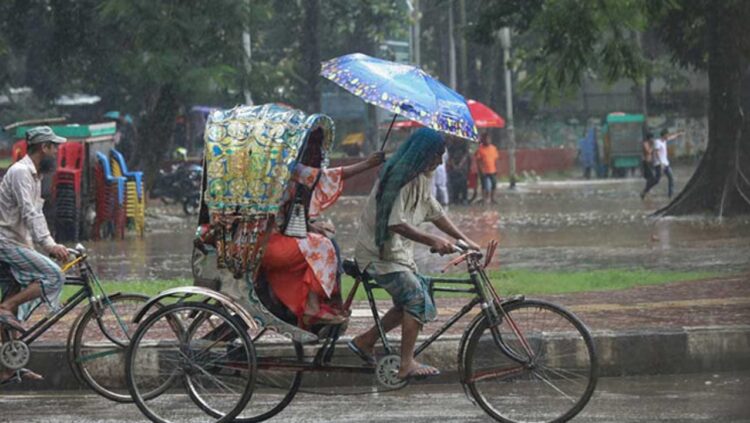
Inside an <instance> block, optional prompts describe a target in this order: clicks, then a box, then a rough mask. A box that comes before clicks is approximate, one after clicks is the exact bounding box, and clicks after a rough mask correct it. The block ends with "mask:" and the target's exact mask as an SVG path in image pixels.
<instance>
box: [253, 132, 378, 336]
mask: <svg viewBox="0 0 750 423" xmlns="http://www.w3.org/2000/svg"><path fill="white" fill-rule="evenodd" d="M319 132H321V131H320V130H317V131H314V132H313V133H312V134H311V135H310V140H308V145H310V147H311V148H308V150H307V151H306V154H305V155H303V157H302V159H301V160H300V161H299V162H298V163H297V165H296V166H295V169H294V172H293V174H292V182H293V183H294V184H295V185H296V186H295V187H293V188H292V189H290V190H287V192H286V193H285V198H284V199H283V203H282V204H284V206H282V213H281V214H280V215H279V216H278V217H277V222H281V223H283V222H284V221H285V220H287V219H288V218H287V216H289V214H290V213H292V208H293V207H294V203H295V202H296V201H297V200H298V199H299V198H300V197H301V198H302V200H303V201H302V203H303V204H309V206H308V209H307V217H308V225H307V229H308V230H307V234H306V235H305V236H304V237H303V238H297V237H293V236H287V235H285V234H284V228H283V227H279V225H277V228H276V229H275V230H274V231H273V233H272V234H271V236H270V238H269V241H268V244H267V246H266V251H265V254H264V255H263V260H262V262H261V268H260V274H261V278H262V279H264V280H265V281H266V283H267V284H268V286H269V287H270V290H271V292H272V293H273V295H274V296H275V298H276V299H278V300H279V301H280V302H281V303H283V304H284V306H286V307H287V308H288V309H289V310H290V311H291V312H292V313H293V314H294V315H295V316H296V318H297V324H298V325H299V326H300V327H302V328H309V327H310V326H312V325H313V324H341V323H344V322H345V321H346V320H347V316H344V315H343V314H342V309H343V304H342V301H341V289H340V272H339V255H338V247H337V246H336V244H335V242H334V241H333V238H332V237H333V235H334V233H335V229H334V228H333V225H331V224H330V223H328V222H326V221H323V220H319V219H320V213H321V212H322V211H323V210H325V209H327V208H328V207H330V206H332V205H333V204H334V203H335V202H336V200H337V199H338V198H339V196H340V195H341V192H342V191H343V188H344V180H346V179H348V178H350V177H352V176H354V175H357V174H360V173H362V172H364V171H367V170H368V169H371V168H373V167H376V166H379V165H380V164H382V163H383V162H384V154H383V153H382V152H379V153H375V154H372V155H371V156H370V157H368V158H367V159H365V160H363V161H361V162H358V163H355V164H353V165H349V166H341V167H335V168H320V167H315V165H318V166H319V163H320V156H319V154H320V153H319V149H317V148H315V147H316V145H315V143H316V140H317V138H321V137H322V133H319ZM318 143H319V141H318ZM297 190H302V191H303V192H302V193H301V195H300V193H298V192H296V191H297ZM311 190H312V191H311Z"/></svg>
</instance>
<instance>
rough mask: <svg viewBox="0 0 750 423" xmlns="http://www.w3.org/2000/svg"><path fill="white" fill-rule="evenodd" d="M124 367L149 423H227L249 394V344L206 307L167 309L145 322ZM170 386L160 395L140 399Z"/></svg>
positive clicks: (252, 367) (227, 319)
mask: <svg viewBox="0 0 750 423" xmlns="http://www.w3.org/2000/svg"><path fill="white" fill-rule="evenodd" d="M217 327H222V328H223V330H222V331H221V332H216V331H215V329H216V328H217ZM126 363H127V364H126V377H127V382H128V388H129V390H130V394H131V396H132V397H133V400H134V402H135V404H136V405H137V406H138V408H139V409H140V410H141V412H143V414H144V415H145V416H146V417H148V418H149V419H150V420H151V421H154V422H159V423H165V422H183V421H217V422H227V421H231V420H232V419H233V418H234V417H235V416H236V415H237V414H238V413H239V412H241V411H242V410H243V409H244V407H245V405H246V404H247V402H248V401H249V400H250V397H251V395H252V393H253V387H254V382H255V373H256V361H255V350H254V348H253V345H252V340H251V339H250V337H249V336H248V335H247V333H246V332H245V330H244V329H243V328H242V327H241V326H240V325H238V324H237V321H236V320H235V319H234V318H233V317H232V316H230V315H229V314H227V313H226V312H225V311H224V310H223V309H221V308H219V307H216V306H213V305H209V304H205V303H193V302H189V303H177V304H172V305H169V306H166V307H164V308H162V309H161V310H159V311H157V312H155V313H154V314H152V315H151V316H149V317H148V319H146V320H145V321H144V322H143V323H142V324H141V325H140V326H139V327H138V330H137V331H136V333H135V335H134V336H133V340H132V343H131V347H130V348H129V350H128V356H127V362H126ZM170 380H171V381H173V382H174V383H172V384H171V387H170V389H169V390H168V391H167V392H165V393H164V394H163V395H161V396H158V397H156V398H151V399H149V398H146V397H144V395H143V393H148V392H151V391H152V390H153V389H154V387H156V386H162V385H163V384H164V383H165V381H170ZM195 404H198V405H199V406H198V407H195ZM206 413H208V414H209V415H211V416H212V417H214V418H215V420H211V419H208V418H207V417H206Z"/></svg>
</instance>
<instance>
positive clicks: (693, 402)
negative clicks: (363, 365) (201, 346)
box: [0, 372, 750, 423]
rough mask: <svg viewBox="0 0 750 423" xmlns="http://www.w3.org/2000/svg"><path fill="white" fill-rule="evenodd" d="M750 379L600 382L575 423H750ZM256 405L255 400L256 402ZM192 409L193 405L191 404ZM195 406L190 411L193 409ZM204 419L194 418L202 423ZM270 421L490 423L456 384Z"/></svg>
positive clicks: (46, 417)
mask: <svg viewBox="0 0 750 423" xmlns="http://www.w3.org/2000/svg"><path fill="white" fill-rule="evenodd" d="M748 391H750V373H748V372H738V373H733V374H730V373H701V374H689V375H675V376H655V377H654V376H651V377H629V378H602V379H600V380H599V384H598V386H597V390H596V391H595V393H594V396H593V397H592V399H591V401H590V402H589V404H588V405H587V406H586V408H585V409H584V410H583V412H582V413H581V414H580V415H579V416H578V417H576V418H575V419H573V420H572V421H573V422H592V423H593V422H596V423H606V422H617V423H646V422H649V423H650V422H655V421H672V422H685V423H688V422H706V421H711V422H715V423H730V422H731V423H740V422H750V406H749V405H748V403H747V392H748ZM251 404H252V400H251ZM186 405H188V404H186ZM191 406H192V405H191ZM203 420H205V418H203V419H201V418H196V421H203ZM22 421H23V422H40V423H41V422H49V421H53V422H59V423H67V422H71V423H72V422H76V423H86V422H143V421H147V420H146V419H145V418H144V417H143V416H142V415H141V414H140V413H139V411H138V409H137V408H136V407H135V406H134V405H132V404H115V403H112V402H109V401H107V400H105V399H102V398H100V397H98V396H96V395H91V394H83V393H78V392H76V393H64V394H59V393H50V394H44V395H38V394H29V395H23V394H21V395H3V396H0V422H22ZM270 421H285V422H306V423H314V422H392V421H402V422H416V423H419V422H424V423H432V422H436V421H439V422H488V421H491V419H490V418H489V417H488V416H486V415H485V414H484V413H483V412H482V410H481V409H480V408H478V407H475V406H473V405H472V404H471V402H469V400H467V398H466V396H465V395H464V394H463V391H462V390H461V387H460V386H459V385H458V384H451V385H413V386H408V387H407V388H405V389H403V390H400V391H396V392H392V393H387V394H375V395H359V396H347V395H337V396H319V395H309V394H299V395H297V397H296V398H295V399H294V400H293V401H292V403H291V404H290V405H289V406H288V407H287V408H286V409H284V411H282V412H281V414H279V415H278V416H276V417H275V418H274V419H273V420H270Z"/></svg>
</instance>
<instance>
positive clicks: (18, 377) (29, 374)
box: [0, 368, 44, 386]
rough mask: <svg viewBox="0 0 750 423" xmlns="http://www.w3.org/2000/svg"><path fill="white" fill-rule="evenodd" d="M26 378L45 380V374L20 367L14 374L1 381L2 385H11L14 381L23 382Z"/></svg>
mask: <svg viewBox="0 0 750 423" xmlns="http://www.w3.org/2000/svg"><path fill="white" fill-rule="evenodd" d="M24 380H44V376H42V375H40V374H39V373H36V372H35V371H33V370H29V369H26V368H23V369H18V370H16V371H15V372H13V375H11V376H10V377H8V378H6V379H5V380H3V381H0V386H5V385H10V384H13V383H21V382H23V381H24Z"/></svg>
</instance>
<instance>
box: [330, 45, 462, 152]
mask: <svg viewBox="0 0 750 423" xmlns="http://www.w3.org/2000/svg"><path fill="white" fill-rule="evenodd" d="M321 75H323V76H324V77H325V78H328V79H330V80H331V81H333V82H335V83H336V84H338V85H340V86H341V87H343V88H344V89H346V90H347V91H349V92H351V93H352V94H354V95H356V96H357V97H360V98H362V99H363V100H364V101H366V102H368V103H370V104H374V105H376V106H378V107H382V108H383V109H386V110H389V111H391V112H393V113H397V114H400V115H402V116H404V117H406V118H407V119H409V120H413V121H417V122H419V123H421V124H422V125H424V126H427V127H429V128H432V129H435V130H437V131H441V132H445V133H448V134H451V135H456V136H458V137H461V138H466V139H469V140H476V139H477V128H476V126H475V125H474V120H473V119H472V117H471V113H470V112H469V107H468V106H467V105H466V100H464V98H463V96H461V95H460V94H458V93H457V92H455V91H453V90H452V89H450V88H448V87H446V86H445V85H443V84H441V83H440V82H438V81H437V80H435V79H434V78H432V77H431V76H430V75H428V74H426V73H425V72H424V71H422V70H421V69H419V68H416V67H414V66H409V65H404V64H400V63H394V62H389V61H387V60H382V59H377V58H374V57H370V56H367V55H364V54H361V53H355V54H349V55H346V56H341V57H337V58H335V59H331V60H329V61H327V62H323V65H322V70H321Z"/></svg>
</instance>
